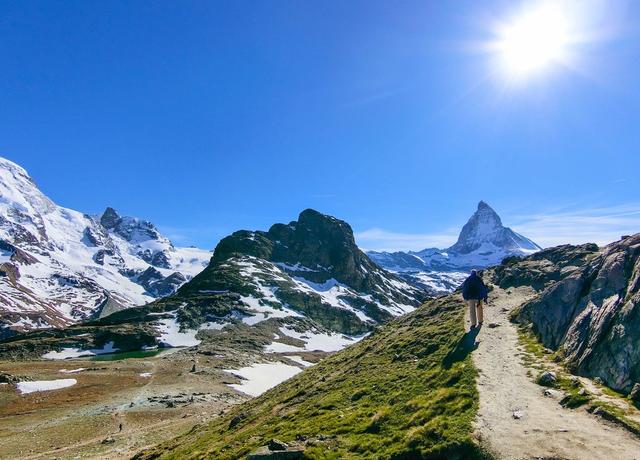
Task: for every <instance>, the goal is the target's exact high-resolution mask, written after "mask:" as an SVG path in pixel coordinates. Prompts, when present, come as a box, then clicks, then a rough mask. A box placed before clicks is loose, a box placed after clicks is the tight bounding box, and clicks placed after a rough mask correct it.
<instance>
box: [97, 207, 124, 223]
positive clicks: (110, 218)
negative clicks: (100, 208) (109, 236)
mask: <svg viewBox="0 0 640 460" xmlns="http://www.w3.org/2000/svg"><path fill="white" fill-rule="evenodd" d="M120 219H121V217H120V214H118V211H116V210H115V209H113V208H112V207H110V206H108V207H107V209H105V210H104V212H103V213H102V215H101V216H100V223H101V224H102V226H103V227H105V228H108V229H112V228H114V227H115V226H116V225H118V222H119V221H120Z"/></svg>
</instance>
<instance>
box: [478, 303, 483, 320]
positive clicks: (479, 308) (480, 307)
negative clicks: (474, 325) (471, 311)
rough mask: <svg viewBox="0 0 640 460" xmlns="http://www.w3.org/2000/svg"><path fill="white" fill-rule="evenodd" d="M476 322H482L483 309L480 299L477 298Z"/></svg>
mask: <svg viewBox="0 0 640 460" xmlns="http://www.w3.org/2000/svg"><path fill="white" fill-rule="evenodd" d="M477 310H478V322H479V323H480V324H482V323H483V322H484V311H483V307H482V300H478V307H477Z"/></svg>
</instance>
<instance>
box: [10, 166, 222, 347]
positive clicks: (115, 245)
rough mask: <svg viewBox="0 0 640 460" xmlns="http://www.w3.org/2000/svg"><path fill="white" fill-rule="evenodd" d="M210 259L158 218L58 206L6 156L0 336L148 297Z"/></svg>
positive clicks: (172, 287)
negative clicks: (176, 239) (166, 231)
mask: <svg viewBox="0 0 640 460" xmlns="http://www.w3.org/2000/svg"><path fill="white" fill-rule="evenodd" d="M210 257H211V253H210V252H208V251H204V250H201V249H195V248H175V247H174V246H173V245H172V244H171V242H170V241H169V240H168V239H167V238H165V237H164V236H162V235H161V234H160V233H159V232H158V230H157V229H156V228H155V227H154V225H153V224H152V223H150V222H147V221H142V220H139V219H135V218H130V217H121V216H119V215H118V213H117V212H116V211H115V210H113V209H111V208H108V209H107V210H106V211H105V212H104V213H103V214H102V215H101V216H89V215H87V214H83V213H81V212H78V211H74V210H71V209H67V208H63V207H61V206H58V205H56V204H55V203H54V202H53V201H51V200H50V199H49V198H48V197H47V196H46V195H44V194H43V193H42V192H41V191H40V190H39V189H38V187H37V186H36V184H35V183H34V181H33V180H32V179H31V177H29V175H28V174H27V172H26V171H25V170H24V169H23V168H21V167H20V166H18V165H16V164H15V163H13V162H11V161H9V160H6V159H3V158H0V337H2V336H7V335H11V334H12V333H13V332H11V331H24V330H30V329H35V328H44V327H51V326H66V325H69V324H72V323H74V322H77V321H79V320H83V319H87V318H92V317H96V316H100V315H104V314H107V313H109V312H112V311H116V310H119V309H122V308H125V307H132V306H135V305H141V304H145V303H148V302H150V301H152V300H154V299H155V298H157V297H159V296H162V295H168V294H171V293H172V292H174V291H175V290H176V289H177V288H178V287H179V286H180V285H182V284H183V283H184V282H186V281H187V280H188V279H191V278H192V277H193V276H195V275H196V274H197V273H199V272H200V271H201V270H202V269H203V268H204V267H205V266H206V264H207V263H208V260H209V258H210Z"/></svg>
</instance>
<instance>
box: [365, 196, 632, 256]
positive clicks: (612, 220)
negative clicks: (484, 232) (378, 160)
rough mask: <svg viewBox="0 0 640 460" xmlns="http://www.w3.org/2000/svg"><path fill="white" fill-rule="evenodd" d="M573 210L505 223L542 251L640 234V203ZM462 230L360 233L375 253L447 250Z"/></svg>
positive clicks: (561, 209)
mask: <svg viewBox="0 0 640 460" xmlns="http://www.w3.org/2000/svg"><path fill="white" fill-rule="evenodd" d="M572 208H573V209H571V210H569V209H568V208H567V207H566V206H565V207H557V208H555V209H552V210H549V211H548V212H545V213H538V214H528V215H512V216H505V218H503V223H504V225H506V226H510V227H511V228H512V229H513V230H515V231H516V232H518V233H520V234H522V235H524V236H526V237H527V238H530V239H531V240H533V241H535V242H536V243H537V244H539V245H540V246H542V247H552V246H557V245H560V244H582V243H596V244H598V245H605V244H608V243H611V242H612V241H616V240H618V239H620V237H621V236H622V235H632V234H635V233H639V232H640V203H629V204H624V205H618V206H599V207H593V208H582V209H576V208H575V207H574V206H572ZM514 223H515V224H514ZM460 230H461V228H458V229H449V230H448V231H445V232H443V233H424V234H423V233H399V232H391V231H387V230H384V229H381V228H372V229H370V230H365V231H362V232H358V233H356V235H355V236H356V241H357V242H358V245H359V246H360V247H361V248H365V249H366V250H374V251H408V250H412V251H417V250H421V249H425V248H432V247H436V248H447V247H449V246H451V245H452V244H453V243H455V241H456V239H457V237H458V233H459V231H460Z"/></svg>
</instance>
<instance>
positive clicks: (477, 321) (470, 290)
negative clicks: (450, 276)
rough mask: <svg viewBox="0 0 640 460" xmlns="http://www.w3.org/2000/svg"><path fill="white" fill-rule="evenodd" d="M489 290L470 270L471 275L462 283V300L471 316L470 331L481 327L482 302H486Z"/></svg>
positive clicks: (482, 318) (476, 274) (482, 317)
mask: <svg viewBox="0 0 640 460" xmlns="http://www.w3.org/2000/svg"><path fill="white" fill-rule="evenodd" d="M488 295H489V289H488V288H487V286H486V285H485V284H484V283H483V282H482V279H481V278H480V277H479V276H478V272H477V271H475V270H471V275H469V277H468V278H467V279H466V280H464V283H462V298H463V299H464V300H465V301H466V302H467V305H468V306H469V313H470V316H471V329H473V328H475V327H476V326H478V325H480V326H482V322H483V320H484V312H483V311H482V302H483V301H484V302H486V301H487V297H488Z"/></svg>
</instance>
